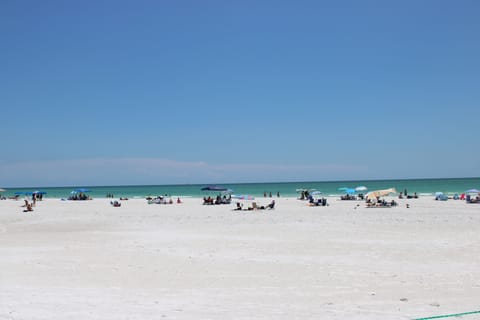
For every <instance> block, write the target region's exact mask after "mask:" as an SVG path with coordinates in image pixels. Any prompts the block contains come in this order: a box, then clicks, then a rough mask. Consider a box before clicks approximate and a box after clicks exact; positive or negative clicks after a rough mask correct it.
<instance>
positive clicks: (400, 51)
mask: <svg viewBox="0 0 480 320" xmlns="http://www.w3.org/2000/svg"><path fill="white" fill-rule="evenodd" d="M479 14H480V3H479V2H478V1H474V0H472V1H434V0H431V1H9V0H5V1H1V2H0V35H1V37H0V38H1V42H0V46H1V50H0V64H1V65H0V70H1V72H0V105H1V123H2V126H1V127H2V134H3V135H2V143H1V148H0V153H1V157H0V185H1V186H4V187H9V186H10V187H14V186H63V185H108V184H177V183H214V182H218V183H221V182H263V181H305V180H317V181H318V180H320V181H323V180H343V179H389V178H426V177H469V176H471V177H478V176H480V173H479V169H478V168H479V167H478V163H480V161H479V160H480V148H478V128H479V125H478V122H479V120H478V119H479V118H478V110H477V108H478V103H479V101H480V59H479V57H480V42H479V41H478V35H479V34H480V20H479V19H478V16H479Z"/></svg>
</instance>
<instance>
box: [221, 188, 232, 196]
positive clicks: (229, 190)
mask: <svg viewBox="0 0 480 320" xmlns="http://www.w3.org/2000/svg"><path fill="white" fill-rule="evenodd" d="M232 193H233V190H232V189H227V190H225V191H222V195H227V194H232Z"/></svg>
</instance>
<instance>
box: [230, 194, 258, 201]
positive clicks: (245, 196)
mask: <svg viewBox="0 0 480 320" xmlns="http://www.w3.org/2000/svg"><path fill="white" fill-rule="evenodd" d="M232 198H233V199H238V200H255V197H254V196H252V195H249V194H233V195H232Z"/></svg>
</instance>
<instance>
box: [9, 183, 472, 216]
mask: <svg viewBox="0 0 480 320" xmlns="http://www.w3.org/2000/svg"><path fill="white" fill-rule="evenodd" d="M1 190H4V191H5V189H1ZM216 191H219V193H218V194H217V195H213V196H212V195H209V196H205V197H203V199H202V200H203V205H230V204H234V208H233V209H232V210H260V209H265V208H269V209H273V208H274V206H275V200H273V201H272V202H270V203H268V204H267V205H259V204H258V200H257V201H255V197H253V196H251V195H234V194H232V192H231V190H229V189H226V188H225V189H223V188H222V189H218V190H216ZM225 191H227V192H225ZM339 191H344V192H345V193H344V194H342V195H340V196H339V197H331V196H327V197H325V196H323V195H322V193H321V192H319V191H317V190H315V189H297V192H298V197H297V198H296V199H297V200H299V201H301V202H305V203H306V204H307V205H308V206H311V207H326V206H329V205H330V202H331V200H333V199H337V200H341V201H357V202H360V203H361V202H363V203H364V204H365V207H366V208H381V207H383V208H391V207H395V206H397V205H398V202H397V201H395V198H398V199H418V198H419V195H418V194H417V193H416V192H413V193H408V192H407V190H406V189H405V190H403V191H400V192H397V191H396V190H395V189H394V188H390V189H385V190H375V191H371V192H366V191H367V190H366V188H365V187H361V188H360V190H359V189H358V188H357V189H353V188H339ZM87 192H89V190H87V189H77V190H74V191H72V192H71V194H70V195H69V196H68V197H67V198H62V199H61V200H65V201H85V200H92V199H93V198H92V197H91V196H89V195H88V194H87ZM45 194H46V193H45V192H39V191H34V192H31V193H28V192H27V193H24V197H23V198H22V197H21V194H19V193H17V194H15V195H14V196H10V197H8V198H7V197H5V196H2V195H0V199H2V200H7V199H10V200H16V201H18V200H21V199H23V202H24V203H23V204H22V206H21V207H22V208H24V210H23V211H24V212H30V211H33V210H34V209H33V208H34V207H35V206H36V204H37V202H39V201H42V200H43V197H44V195H45ZM105 197H106V198H111V199H112V200H111V201H110V204H111V205H112V206H114V207H121V202H122V201H126V200H128V197H120V198H118V200H114V199H113V198H115V196H114V195H113V194H112V193H108V194H106V196H105ZM276 197H277V198H280V193H279V192H277V193H276ZM263 198H265V199H266V198H274V196H273V195H272V192H264V193H263ZM260 199H261V198H260ZM434 199H435V200H438V201H446V200H460V201H465V202H466V203H480V190H477V189H470V190H467V191H466V192H465V193H462V194H454V195H450V196H447V195H445V194H444V193H442V192H437V193H435V195H434ZM145 200H147V203H148V204H181V203H183V201H182V199H181V196H172V195H169V194H164V195H158V196H150V195H149V196H146V197H145ZM234 200H235V201H234ZM246 200H250V201H251V204H249V205H245V209H243V207H244V201H246ZM329 200H330V202H329ZM359 206H360V204H359V203H358V204H357V205H356V206H355V207H356V208H357V207H359ZM405 206H406V207H407V208H409V207H410V204H408V203H407V204H406V205H405Z"/></svg>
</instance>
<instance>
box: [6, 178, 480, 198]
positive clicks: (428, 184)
mask: <svg viewBox="0 0 480 320" xmlns="http://www.w3.org/2000/svg"><path fill="white" fill-rule="evenodd" d="M219 185H220V186H223V187H226V188H229V189H232V190H233V193H234V194H239V195H240V194H242V195H243V194H248V195H252V196H254V197H263V196H264V193H266V195H267V197H268V196H269V195H270V192H271V193H272V196H274V197H276V196H277V193H279V194H280V196H281V197H296V196H297V195H298V193H297V191H296V190H297V189H315V190H317V191H320V192H322V194H323V195H324V196H338V195H341V194H342V192H341V191H339V190H338V188H341V187H349V188H355V187H358V186H365V187H367V188H368V190H378V189H387V188H395V189H397V191H398V192H400V191H404V190H405V189H406V190H407V191H408V193H409V194H413V193H414V192H416V193H417V194H418V195H419V196H431V195H433V194H434V193H435V192H439V191H440V192H444V193H446V194H450V195H453V194H455V193H458V194H461V193H463V192H465V191H466V190H468V189H472V188H475V189H480V178H448V179H405V180H364V181H324V182H321V181H319V182H315V181H309V182H271V183H226V184H219ZM204 186H206V185H205V184H189V185H147V186H140V185H136V186H71V187H48V188H42V187H38V186H37V187H30V188H12V189H9V188H7V191H6V192H3V193H2V195H4V196H12V195H14V194H15V193H16V192H33V191H37V190H39V191H43V192H46V194H45V195H44V197H45V198H68V196H69V195H70V193H71V192H72V191H73V190H74V189H78V188H86V189H89V190H90V192H88V194H89V195H90V196H91V197H93V198H104V197H106V196H107V195H108V194H111V195H113V196H114V197H116V198H118V197H129V198H144V197H146V196H149V195H150V196H157V195H171V196H173V197H175V196H179V197H199V198H201V197H204V196H206V195H215V194H217V193H216V192H206V191H202V190H201V188H202V187H204Z"/></svg>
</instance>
